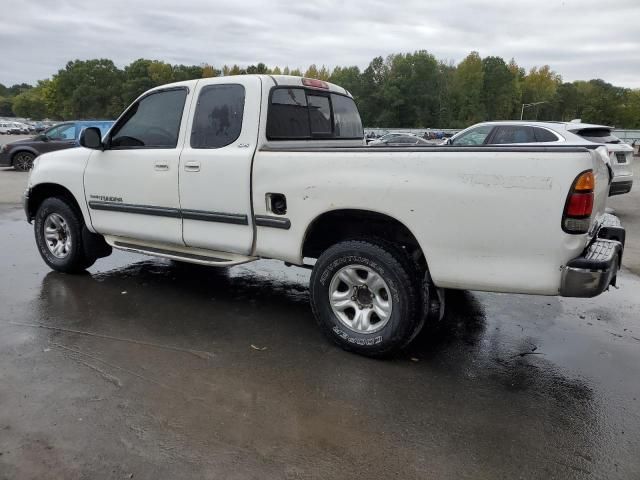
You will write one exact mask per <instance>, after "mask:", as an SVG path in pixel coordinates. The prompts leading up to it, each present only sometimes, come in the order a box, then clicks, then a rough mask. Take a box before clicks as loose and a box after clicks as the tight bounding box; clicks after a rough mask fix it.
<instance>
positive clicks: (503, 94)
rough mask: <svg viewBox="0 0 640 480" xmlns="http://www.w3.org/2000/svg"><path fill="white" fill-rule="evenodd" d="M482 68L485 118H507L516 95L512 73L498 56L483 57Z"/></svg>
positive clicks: (510, 113) (509, 116) (509, 115)
mask: <svg viewBox="0 0 640 480" xmlns="http://www.w3.org/2000/svg"><path fill="white" fill-rule="evenodd" d="M482 68H483V72H484V75H483V87H482V91H483V104H484V113H485V120H507V119H510V118H511V115H512V112H513V103H514V98H515V97H516V96H517V92H516V88H515V83H514V81H513V80H514V79H513V74H512V73H511V70H509V67H508V66H507V64H506V63H505V61H504V60H503V59H502V58H500V57H485V58H483V59H482Z"/></svg>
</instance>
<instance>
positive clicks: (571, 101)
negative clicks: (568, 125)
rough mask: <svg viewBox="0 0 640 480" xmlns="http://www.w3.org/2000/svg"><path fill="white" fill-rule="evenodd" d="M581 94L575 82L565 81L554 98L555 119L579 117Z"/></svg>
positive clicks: (564, 119)
mask: <svg viewBox="0 0 640 480" xmlns="http://www.w3.org/2000/svg"><path fill="white" fill-rule="evenodd" d="M579 104H580V95H579V92H578V87H576V85H575V84H574V83H563V84H561V85H559V86H558V88H557V89H556V94H555V96H554V98H553V111H554V119H555V120H561V121H570V120H572V119H574V118H577V117H578V111H579V110H578V109H579Z"/></svg>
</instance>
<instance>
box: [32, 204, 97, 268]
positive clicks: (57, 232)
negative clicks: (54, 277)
mask: <svg viewBox="0 0 640 480" xmlns="http://www.w3.org/2000/svg"><path fill="white" fill-rule="evenodd" d="M34 224H35V225H34V232H35V236H36V244H37V245H38V251H39V252H40V256H42V259H43V260H44V261H45V263H46V264H47V265H49V267H51V268H52V269H53V270H56V271H58V272H64V273H78V272H82V271H84V270H85V269H87V268H88V267H90V266H91V265H93V263H94V262H95V258H90V257H88V256H87V255H86V253H85V251H84V248H83V240H82V227H83V226H84V221H83V219H82V215H81V214H80V213H79V212H77V211H76V209H75V208H73V207H72V206H70V205H69V204H68V203H67V202H66V201H65V200H64V199H62V198H58V197H52V198H47V199H46V200H45V201H44V202H42V204H41V205H40V207H39V208H38V211H37V212H36V217H35V221H34Z"/></svg>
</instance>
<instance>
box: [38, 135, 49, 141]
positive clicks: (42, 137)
mask: <svg viewBox="0 0 640 480" xmlns="http://www.w3.org/2000/svg"><path fill="white" fill-rule="evenodd" d="M36 140H39V141H41V142H48V141H49V137H47V136H46V135H44V134H40V135H36Z"/></svg>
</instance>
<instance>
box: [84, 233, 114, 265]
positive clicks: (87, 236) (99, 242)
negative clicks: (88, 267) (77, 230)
mask: <svg viewBox="0 0 640 480" xmlns="http://www.w3.org/2000/svg"><path fill="white" fill-rule="evenodd" d="M82 248H83V250H84V254H85V256H86V257H87V258H103V257H108V256H109V255H111V252H112V250H113V249H112V248H111V245H109V244H108V243H107V242H105V240H104V237H103V236H102V235H98V234H97V233H93V232H90V231H89V229H87V227H86V225H85V226H83V227H82Z"/></svg>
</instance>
